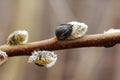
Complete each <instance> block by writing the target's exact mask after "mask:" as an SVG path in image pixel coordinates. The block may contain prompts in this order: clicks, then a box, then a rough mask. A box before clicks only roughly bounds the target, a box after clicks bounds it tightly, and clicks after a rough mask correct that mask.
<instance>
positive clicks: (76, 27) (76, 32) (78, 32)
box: [67, 21, 88, 39]
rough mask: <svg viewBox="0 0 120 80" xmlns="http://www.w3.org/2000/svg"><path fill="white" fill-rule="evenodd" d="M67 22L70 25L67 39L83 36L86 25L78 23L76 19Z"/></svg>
mask: <svg viewBox="0 0 120 80" xmlns="http://www.w3.org/2000/svg"><path fill="white" fill-rule="evenodd" d="M67 24H70V25H72V29H73V30H72V33H71V35H70V36H69V37H68V38H67V39H75V38H79V37H83V36H84V35H85V34H86V32H87V29H88V26H87V25H86V24H85V23H80V22H77V21H72V22H68V23H67Z"/></svg>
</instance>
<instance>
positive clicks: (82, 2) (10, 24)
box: [0, 0, 120, 80]
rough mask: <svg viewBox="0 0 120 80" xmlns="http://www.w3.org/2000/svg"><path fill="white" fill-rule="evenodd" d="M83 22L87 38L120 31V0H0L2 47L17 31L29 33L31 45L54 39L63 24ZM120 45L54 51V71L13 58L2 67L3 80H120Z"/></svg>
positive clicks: (22, 57) (0, 74) (19, 58)
mask: <svg viewBox="0 0 120 80" xmlns="http://www.w3.org/2000/svg"><path fill="white" fill-rule="evenodd" d="M70 21H80V22H84V23H86V24H87V25H88V26H89V28H88V32H87V34H96V33H103V32H104V31H105V30H108V29H110V28H120V0H0V44H1V45H2V44H5V43H6V39H7V37H8V35H9V34H10V33H11V32H13V31H15V30H23V29H25V30H27V31H28V32H29V42H33V41H40V40H44V39H49V38H51V37H53V36H55V29H56V27H57V26H58V25H59V24H61V23H67V22H70ZM119 48H120V45H116V46H114V47H111V48H103V47H98V48H96V47H88V48H78V49H69V50H60V51H55V53H56V54H58V61H57V63H56V65H54V66H53V67H52V68H45V67H39V66H36V65H34V64H29V63H28V62H27V61H28V58H29V57H28V56H21V57H11V58H9V60H8V61H7V63H5V64H4V65H2V66H0V80H120V49H119Z"/></svg>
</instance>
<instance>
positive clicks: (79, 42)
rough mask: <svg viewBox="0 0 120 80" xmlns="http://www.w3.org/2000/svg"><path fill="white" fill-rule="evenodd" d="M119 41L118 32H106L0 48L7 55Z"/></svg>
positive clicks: (105, 44)
mask: <svg viewBox="0 0 120 80" xmlns="http://www.w3.org/2000/svg"><path fill="white" fill-rule="evenodd" d="M117 43H120V32H114V33H107V34H93V35H86V36H84V37H82V38H79V39H75V40H69V41H58V40H57V39H56V37H53V38H51V39H48V40H43V41H37V42H31V43H28V44H25V45H16V46H9V45H2V46H0V50H2V51H5V52H6V53H7V54H8V56H9V57H12V56H23V55H31V52H32V51H34V50H51V51H53V50H63V49H71V48H81V47H103V46H104V47H112V46H114V45H115V44H117Z"/></svg>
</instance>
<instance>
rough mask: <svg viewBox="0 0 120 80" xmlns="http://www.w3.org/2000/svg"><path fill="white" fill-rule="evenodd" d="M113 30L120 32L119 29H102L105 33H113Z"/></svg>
mask: <svg viewBox="0 0 120 80" xmlns="http://www.w3.org/2000/svg"><path fill="white" fill-rule="evenodd" d="M115 32H120V29H113V28H112V29H109V30H107V31H104V33H105V34H106V33H115Z"/></svg>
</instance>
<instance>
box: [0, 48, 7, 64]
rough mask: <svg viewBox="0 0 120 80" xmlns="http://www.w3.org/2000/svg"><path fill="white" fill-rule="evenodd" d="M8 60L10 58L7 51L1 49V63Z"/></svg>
mask: <svg viewBox="0 0 120 80" xmlns="http://www.w3.org/2000/svg"><path fill="white" fill-rule="evenodd" d="M7 60H8V55H7V54H6V52H3V51H1V50H0V65H2V64H3V63H5V62H6V61H7Z"/></svg>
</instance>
